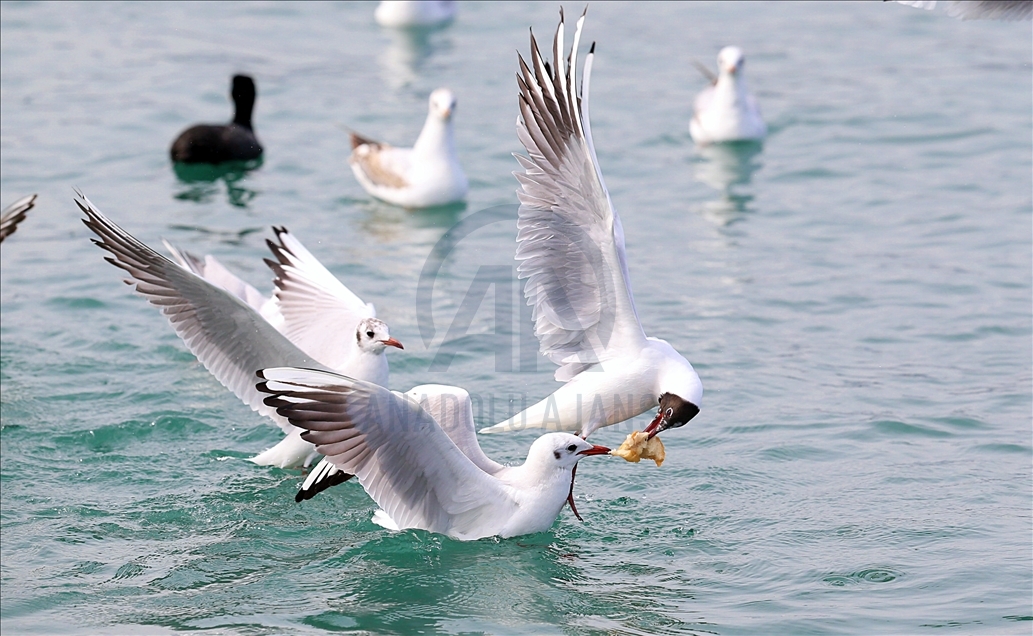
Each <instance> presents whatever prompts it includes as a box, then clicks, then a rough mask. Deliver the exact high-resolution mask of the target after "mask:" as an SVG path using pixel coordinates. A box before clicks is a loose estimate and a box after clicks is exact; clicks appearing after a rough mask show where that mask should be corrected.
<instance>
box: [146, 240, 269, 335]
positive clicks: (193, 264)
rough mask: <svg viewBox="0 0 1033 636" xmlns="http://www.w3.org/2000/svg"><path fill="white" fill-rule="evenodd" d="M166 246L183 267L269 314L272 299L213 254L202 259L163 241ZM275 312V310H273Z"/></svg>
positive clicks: (258, 310)
mask: <svg viewBox="0 0 1033 636" xmlns="http://www.w3.org/2000/svg"><path fill="white" fill-rule="evenodd" d="M161 242H162V243H163V244H164V245H165V249H167V250H168V251H169V253H170V254H172V258H174V259H176V262H177V263H179V264H180V265H181V266H182V267H185V268H186V269H188V270H190V271H191V272H193V273H195V274H197V275H198V276H200V277H201V278H203V279H205V280H206V281H208V282H209V283H211V284H213V285H215V286H216V287H219V288H221V289H225V290H226V291H228V292H229V293H231V294H233V295H234V296H236V297H237V298H239V299H241V300H243V301H244V302H245V303H247V305H248V306H249V307H251V308H252V309H254V310H255V311H257V312H259V313H262V312H263V311H266V312H268V311H269V309H270V305H271V303H270V301H271V299H270V298H266V297H265V296H263V295H262V292H260V291H258V290H257V289H255V287H254V286H253V285H251V284H249V283H247V282H245V281H244V280H242V279H241V278H240V277H239V276H237V275H236V274H234V273H233V272H231V271H230V270H228V269H226V266H225V265H223V264H222V263H220V262H219V261H218V259H216V258H215V257H214V256H212V255H211V254H206V255H205V257H204V258H203V259H202V258H200V257H198V256H196V255H195V254H191V253H190V252H188V251H186V250H181V249H179V248H178V247H176V246H175V245H173V244H172V243H169V242H168V241H166V240H165V239H162V241H161ZM273 310H274V311H275V308H273ZM265 318H266V319H267V320H269V322H272V323H274V324H275V323H276V317H275V316H272V319H271V320H270V316H265Z"/></svg>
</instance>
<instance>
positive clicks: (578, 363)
mask: <svg viewBox="0 0 1033 636" xmlns="http://www.w3.org/2000/svg"><path fill="white" fill-rule="evenodd" d="M584 19H585V16H584V14H582V16H581V18H580V19H579V20H578V23H577V30H576V31H575V33H574V44H573V47H572V48H571V51H570V54H569V55H568V57H567V63H566V71H565V72H563V70H562V69H563V67H562V66H561V64H562V63H563V57H562V55H561V53H562V47H563V44H564V42H563V12H562V10H561V11H560V23H559V28H558V29H557V30H556V37H555V39H554V41H553V51H552V53H553V55H552V58H553V61H552V63H551V64H550V63H549V62H546V61H545V60H544V59H543V58H542V55H541V53H540V52H539V50H538V45H537V42H536V41H535V39H534V35H533V34H532V35H531V63H530V65H528V64H527V63H525V61H524V59H523V58H522V57H521V58H520V60H519V63H520V73H519V74H518V75H517V82H518V84H519V87H520V98H519V99H520V101H519V105H520V117H519V119H518V121H517V136H518V137H519V139H520V143H522V144H523V146H524V148H525V149H526V150H527V156H526V157H524V156H520V155H517V160H518V161H519V163H520V165H521V167H523V169H524V171H523V172H522V173H516V177H517V180H518V181H519V182H520V189H519V190H518V191H517V196H518V198H519V200H520V210H519V212H518V220H517V251H516V259H517V261H519V263H520V264H519V266H518V267H517V272H518V275H519V277H520V278H522V279H525V281H526V282H525V283H524V296H525V297H526V298H527V302H528V304H529V305H531V307H533V318H534V327H535V334H536V335H537V336H538V340H539V344H540V349H541V352H542V353H543V354H544V355H545V356H546V357H547V358H549V359H550V360H552V361H553V362H554V363H556V364H558V365H559V367H560V368H559V369H558V370H557V371H556V374H555V378H556V380H558V381H561V382H566V384H564V385H563V386H562V387H560V388H559V389H558V390H557V391H556V392H555V393H553V394H552V395H550V396H549V397H547V398H545V399H544V400H542V401H541V402H539V403H538V404H535V405H534V406H532V407H530V408H528V409H527V410H525V411H523V412H522V413H519V414H517V415H516V416H514V417H512V418H510V419H508V420H506V421H504V422H501V423H499V424H496V425H495V426H491V427H488V428H485V429H482V430H481V432H482V433H495V432H501V431H512V430H520V429H524V428H546V429H550V430H561V431H578V432H580V435H581V436H582V437H583V438H585V437H588V436H589V435H590V434H591V433H592V432H594V431H596V430H597V429H599V428H600V427H603V426H610V425H612V424H617V423H618V422H622V421H624V420H627V419H630V418H632V417H634V416H636V415H638V414H640V413H643V412H645V411H647V410H649V409H651V408H654V407H656V406H657V404H658V403H659V410H658V412H657V415H656V417H655V418H654V419H653V421H652V422H651V423H650V425H649V426H648V427H647V429H646V433H647V435H648V436H649V437H652V436H654V435H656V434H657V433H659V432H661V431H663V430H666V429H669V428H675V427H678V426H682V425H683V424H685V423H686V422H688V421H689V420H690V419H692V418H693V417H694V416H695V415H696V414H697V413H698V412H699V405H700V402H701V400H702V397H703V385H702V383H701V382H700V379H699V376H698V375H696V372H695V370H693V368H692V365H691V364H689V362H688V361H687V360H686V359H685V358H684V357H683V356H682V355H681V354H680V353H678V352H677V351H676V350H675V349H674V347H672V346H671V345H670V344H668V343H667V342H666V341H664V340H660V339H658V338H650V337H647V336H646V334H645V332H644V331H643V329H642V324H641V323H640V322H639V318H638V313H637V311H636V309H635V300H634V298H633V296H632V293H631V279H630V276H629V274H628V264H627V256H626V255H625V250H624V230H623V229H622V227H621V221H620V217H619V216H618V215H617V211H616V210H615V209H614V207H613V203H612V202H611V201H610V195H609V193H608V192H607V191H606V185H605V183H604V182H603V176H602V172H601V170H600V167H599V160H598V158H597V157H596V152H595V146H594V144H593V142H592V131H591V126H590V124H589V118H588V96H589V81H590V78H591V72H592V60H593V58H594V52H595V45H594V44H593V45H592V49H591V50H590V51H589V53H588V56H587V57H586V59H585V67H584V80H583V85H582V89H581V91H580V94H579V95H578V94H576V92H575V91H576V90H577V89H576V88H575V87H576V79H575V69H576V67H577V53H578V43H579V41H580V39H581V29H582V25H583V24H584Z"/></svg>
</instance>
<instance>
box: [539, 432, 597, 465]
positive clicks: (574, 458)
mask: <svg viewBox="0 0 1033 636" xmlns="http://www.w3.org/2000/svg"><path fill="white" fill-rule="evenodd" d="M609 452H610V449H609V448H606V447H605V446H598V445H596V444H591V443H589V442H586V441H585V440H583V439H581V438H580V437H578V436H577V435H571V434H570V433H546V434H545V435H542V436H541V437H539V438H538V439H536V440H535V441H534V443H533V444H531V450H529V451H528V452H527V463H529V464H544V465H545V466H551V467H554V468H558V469H560V470H572V469H573V468H574V466H575V465H576V464H577V463H578V461H580V460H581V458H583V457H589V456H591V455H606V454H608V453H609Z"/></svg>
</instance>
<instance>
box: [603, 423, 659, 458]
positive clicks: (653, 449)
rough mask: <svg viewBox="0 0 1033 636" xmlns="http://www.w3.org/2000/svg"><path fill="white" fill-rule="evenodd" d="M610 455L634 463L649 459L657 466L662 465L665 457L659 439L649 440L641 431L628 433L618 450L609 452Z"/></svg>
mask: <svg viewBox="0 0 1033 636" xmlns="http://www.w3.org/2000/svg"><path fill="white" fill-rule="evenodd" d="M610 454H611V455H616V456H617V457H623V458H624V459H626V460H627V461H629V462H636V463H637V462H638V461H639V460H640V459H651V460H653V461H654V462H656V465H657V466H659V465H661V464H663V463H664V458H665V457H666V456H667V454H666V453H665V452H664V443H663V442H661V441H660V438H659V437H653V438H652V439H649V436H648V435H646V434H645V433H643V432H642V431H634V432H632V433H629V434H628V437H627V439H625V440H624V443H623V444H621V446H620V448H618V449H616V450H612V451H610Z"/></svg>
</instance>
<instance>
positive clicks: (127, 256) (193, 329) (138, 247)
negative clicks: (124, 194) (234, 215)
mask: <svg viewBox="0 0 1033 636" xmlns="http://www.w3.org/2000/svg"><path fill="white" fill-rule="evenodd" d="M76 204H77V205H78V206H79V208H80V209H81V210H82V211H83V212H84V213H85V214H86V217H87V218H86V219H84V221H83V222H84V223H85V224H86V226H87V227H89V228H90V229H91V230H92V231H93V232H94V233H95V234H96V235H97V236H98V237H99V240H98V239H94V243H96V244H97V245H98V246H100V247H101V248H102V249H104V250H107V251H108V252H110V253H111V254H112V256H111V257H109V258H108V259H107V260H108V261H109V262H110V263H111V264H113V265H115V266H116V267H119V268H121V269H123V270H125V271H126V272H128V273H129V275H130V277H131V279H130V280H127V281H126V282H127V283H128V284H132V285H135V287H136V290H137V291H138V292H139V293H140V294H141V295H143V296H144V297H146V298H147V299H148V300H149V301H150V302H151V303H152V304H154V305H156V306H158V307H160V308H161V310H162V313H163V314H165V317H166V318H168V320H169V323H170V324H171V325H172V328H173V329H174V330H175V331H176V333H177V334H178V335H179V336H180V337H181V338H182V339H183V342H184V343H185V344H186V346H187V348H188V349H190V351H191V353H193V354H194V355H195V356H197V359H198V360H199V361H200V362H201V364H203V365H204V366H205V368H206V369H208V370H209V371H210V372H211V373H212V375H214V376H215V378H216V379H217V380H219V382H221V383H222V385H223V386H225V387H226V388H228V389H229V390H230V391H232V392H233V393H234V394H235V395H236V396H237V397H239V398H240V399H241V400H243V401H244V403H245V404H247V405H248V406H250V407H251V408H252V409H253V410H255V411H258V412H259V413H260V414H262V415H266V416H268V417H270V418H272V419H273V420H274V421H275V422H276V423H277V424H278V425H279V426H280V427H281V428H282V429H283V431H284V432H285V433H287V437H286V438H285V439H284V440H283V441H282V442H280V443H279V444H277V445H276V446H274V447H273V448H272V449H270V450H268V451H265V452H264V453H262V454H260V455H259V456H258V457H255V458H253V459H252V461H254V462H256V463H259V464H262V465H275V466H280V467H283V468H287V467H293V466H298V465H302V464H305V465H307V464H308V463H309V462H310V461H311V460H312V459H314V458H315V456H316V455H317V453H316V451H315V448H314V447H313V446H312V444H310V443H309V442H306V441H304V440H302V439H301V430H300V429H297V428H295V427H294V426H292V425H291V424H290V423H288V422H287V420H286V419H284V418H282V417H280V416H279V415H277V414H276V412H275V410H274V409H271V408H269V407H267V406H266V405H265V404H263V403H262V399H263V398H264V396H263V395H262V394H260V393H259V392H258V391H257V389H256V388H255V385H254V383H255V380H254V374H255V371H256V370H258V369H261V368H264V367H267V366H270V365H281V364H290V365H293V366H302V367H306V368H314V369H323V370H326V371H331V370H332V369H331V368H330V367H329V366H327V365H326V364H323V363H322V362H320V361H319V360H318V359H317V358H316V357H314V356H312V355H310V354H309V353H307V352H305V351H303V350H302V349H301V348H299V347H298V346H297V345H295V344H294V343H292V342H291V341H290V340H288V338H287V337H285V336H284V335H283V334H281V333H280V332H279V331H277V329H276V328H275V327H274V326H273V325H272V324H270V323H269V322H268V321H267V320H266V319H265V318H263V317H262V316H260V315H259V314H258V312H256V311H255V310H254V309H253V308H252V307H250V306H249V305H248V304H247V303H245V302H244V301H242V300H240V299H239V298H237V297H236V296H235V295H233V294H230V293H229V292H227V291H226V290H224V289H222V288H221V287H218V286H216V285H213V284H212V283H210V282H208V281H206V280H205V279H204V278H202V277H200V276H198V275H196V274H194V273H193V272H191V271H190V270H189V269H186V268H183V267H181V266H180V265H177V264H176V263H173V262H172V261H170V260H168V259H167V258H165V257H164V256H161V255H160V254H158V253H157V252H155V251H154V250H152V249H151V248H150V247H148V246H147V245H145V244H143V243H141V242H140V241H139V240H137V239H136V238H135V237H133V236H132V235H130V234H129V233H128V232H126V231H125V230H123V229H122V228H120V227H118V226H117V225H115V224H114V223H112V222H111V221H109V220H108V219H107V218H106V217H104V215H103V214H101V213H100V211H99V210H97V208H96V207H94V206H93V204H92V203H90V201H89V200H88V199H87V198H86V197H85V196H83V195H82V194H81V193H80V194H79V196H78V198H77V199H76ZM285 269H289V268H285ZM317 304H318V303H317ZM287 305H289V306H293V305H291V304H290V303H287ZM289 313H290V310H288V311H287V312H286V313H285V317H286V316H287V315H288V314H289ZM338 317H339V316H338ZM333 318H334V316H333V315H328V316H326V317H322V318H320V319H319V320H320V321H321V320H328V321H332V320H333ZM287 320H288V322H289V319H287ZM321 324H323V323H321V322H317V323H316V324H315V325H311V328H316V329H318V328H320V325H321ZM323 326H325V324H324V325H323ZM371 331H373V330H371ZM324 333H330V331H329V328H327V330H326V331H325V332H324ZM350 333H351V334H352V335H351V338H357V339H361V338H362V337H363V336H368V333H365V332H363V333H357V332H356V331H351V332H350ZM370 339H371V340H376V342H373V349H374V350H373V351H372V352H369V351H364V352H363V353H362V355H370V354H372V355H374V356H376V355H382V353H383V349H384V347H385V346H392V343H391V342H388V340H389V339H390V337H389V336H388V335H387V333H386V331H385V332H382V333H380V334H378V333H376V332H374V337H371V338H370ZM353 341H354V340H353ZM393 346H397V342H396V341H395V343H394V345H393ZM378 348H379V351H380V353H379V354H378V353H376V349H378ZM324 354H325V351H321V352H320V357H322V356H323V355H324ZM374 366H375V365H374ZM383 370H384V373H385V374H386V371H387V362H386V359H383Z"/></svg>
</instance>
